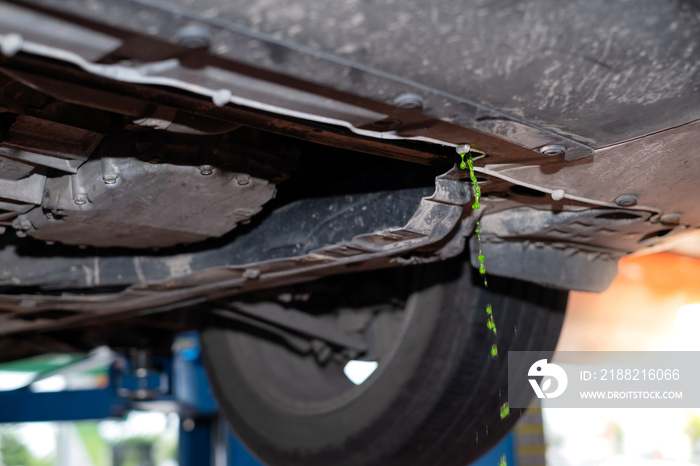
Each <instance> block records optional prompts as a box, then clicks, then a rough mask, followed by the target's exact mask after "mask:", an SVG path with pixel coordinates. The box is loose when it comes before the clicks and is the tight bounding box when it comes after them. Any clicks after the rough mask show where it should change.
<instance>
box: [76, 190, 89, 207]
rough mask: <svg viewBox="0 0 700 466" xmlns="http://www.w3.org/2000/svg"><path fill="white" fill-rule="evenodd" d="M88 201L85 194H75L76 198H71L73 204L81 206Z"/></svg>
mask: <svg viewBox="0 0 700 466" xmlns="http://www.w3.org/2000/svg"><path fill="white" fill-rule="evenodd" d="M87 201H88V198H87V194H85V193H80V194H76V196H75V197H74V198H73V202H75V203H76V205H83V204H85V203H86V202H87Z"/></svg>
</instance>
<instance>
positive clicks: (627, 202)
mask: <svg viewBox="0 0 700 466" xmlns="http://www.w3.org/2000/svg"><path fill="white" fill-rule="evenodd" d="M615 204H617V205H619V206H620V207H632V206H635V205H637V195H636V194H629V193H628V194H622V195H620V196H617V198H615Z"/></svg>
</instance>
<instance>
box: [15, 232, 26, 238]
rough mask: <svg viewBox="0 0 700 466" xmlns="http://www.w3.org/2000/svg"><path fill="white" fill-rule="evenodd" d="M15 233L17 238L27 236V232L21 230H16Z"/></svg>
mask: <svg viewBox="0 0 700 466" xmlns="http://www.w3.org/2000/svg"><path fill="white" fill-rule="evenodd" d="M15 235H17V237H18V238H26V237H27V233H25V232H23V231H16V232H15Z"/></svg>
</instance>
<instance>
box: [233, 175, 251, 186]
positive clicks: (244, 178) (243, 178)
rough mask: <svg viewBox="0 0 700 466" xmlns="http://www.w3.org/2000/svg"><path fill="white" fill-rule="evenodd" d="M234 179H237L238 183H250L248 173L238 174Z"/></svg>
mask: <svg viewBox="0 0 700 466" xmlns="http://www.w3.org/2000/svg"><path fill="white" fill-rule="evenodd" d="M236 180H237V181H238V184H240V185H246V184H248V183H250V175H246V174H242V175H238V176H237V177H236Z"/></svg>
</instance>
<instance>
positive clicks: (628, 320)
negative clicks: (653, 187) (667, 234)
mask: <svg viewBox="0 0 700 466" xmlns="http://www.w3.org/2000/svg"><path fill="white" fill-rule="evenodd" d="M697 250H699V249H698V248H689V249H685V250H682V251H674V252H663V253H656V254H650V255H645V256H639V257H634V256H633V257H627V258H625V259H623V260H622V261H620V265H619V274H618V276H617V278H616V279H615V281H614V282H613V284H612V286H611V287H610V288H609V289H608V290H607V291H606V292H605V293H601V294H594V293H572V294H571V296H570V300H569V309H568V312H567V316H566V320H565V323H564V329H563V332H562V335H561V338H560V341H559V345H558V350H560V351H621V350H625V351H667V350H692V351H697V350H700V337H698V334H697V329H698V328H700V326H699V325H698V324H700V287H699V286H697V282H698V277H700V257H699V255H698V254H697V253H696V252H697ZM197 345H198V343H197V340H196V336H194V335H183V336H182V337H180V338H179V339H178V341H176V343H175V345H174V348H173V349H174V351H173V354H174V356H173V360H172V361H170V362H168V363H165V364H162V365H158V364H151V366H149V367H147V368H145V367H136V366H133V364H132V365H130V363H129V361H128V360H125V361H119V360H116V361H115V360H114V357H115V356H114V355H110V353H109V351H108V350H107V349H101V350H99V351H102V353H101V354H100V353H99V351H98V352H97V353H95V354H93V355H92V357H91V360H92V361H93V363H92V364H90V365H88V366H87V367H81V368H79V369H80V370H75V371H70V372H69V373H61V374H58V375H52V372H56V371H57V370H58V369H60V368H61V367H67V366H74V365H75V361H74V360H73V358H78V357H80V356H77V355H64V354H63V355H49V356H43V357H39V358H33V359H31V360H25V361H17V362H12V363H7V364H2V365H0V391H5V393H4V394H3V393H0V418H2V419H7V418H12V412H13V409H14V408H16V406H13V405H16V404H19V403H24V405H23V406H22V412H23V413H24V412H26V411H27V410H28V411H30V412H31V413H32V414H31V415H30V418H31V419H41V418H42V416H43V417H46V415H47V410H49V411H51V412H52V413H53V412H54V411H55V415H56V417H57V418H60V419H63V422H22V423H18V422H12V423H0V465H1V466H175V465H178V464H179V465H181V466H186V465H189V464H198V465H204V464H215V465H219V464H221V465H224V464H225V465H233V466H239V465H240V466H249V465H254V464H257V463H256V462H255V460H254V459H253V458H252V457H250V455H248V453H247V452H246V451H245V449H244V448H243V447H242V446H241V445H240V444H239V443H237V441H236V440H235V438H233V437H232V436H231V434H230V432H228V430H227V428H226V426H225V424H224V423H223V422H222V421H221V420H219V419H218V418H217V417H216V405H215V403H214V402H213V399H212V398H211V393H210V392H209V388H208V385H207V383H206V380H205V376H204V374H203V370H202V367H201V357H200V355H199V351H198V346H197ZM105 358H106V359H105ZM138 359H139V358H138V357H136V358H132V361H136V360H138ZM173 366H177V367H179V370H178V371H177V372H176V374H180V379H181V380H180V382H186V383H179V382H178V380H177V378H176V377H175V378H174V379H173V380H172V384H171V385H172V387H173V388H172V390H171V391H170V392H168V394H167V395H163V396H159V397H158V398H159V400H160V401H159V402H158V404H157V405H154V404H153V403H150V404H149V403H139V402H138V399H139V397H140V395H143V393H142V392H139V390H141V391H144V390H145V391H146V392H148V391H153V390H155V391H158V390H160V387H161V385H163V383H164V377H166V378H167V377H171V376H172V373H173V372H172V367H173ZM115 371H116V372H115ZM59 372H60V371H59ZM110 378H111V379H112V380H113V381H114V380H116V381H117V382H116V385H115V384H114V383H110ZM193 381H194V383H193ZM115 386H116V388H115ZM17 387H28V388H27V390H29V391H30V392H31V393H33V394H35V395H43V396H44V397H45V398H36V397H34V398H8V397H6V396H4V395H6V394H7V393H10V392H12V391H13V390H14V392H17V390H15V389H16V388H17ZM110 387H112V388H111V389H110ZM699 389H700V387H699ZM110 390H112V391H110ZM114 390H116V393H115V392H114ZM27 393H29V392H27ZM68 393H75V394H83V395H80V396H79V397H78V398H70V399H69V398H61V396H63V395H66V394H68ZM93 393H99V394H101V395H100V396H102V397H103V398H100V399H99V400H98V399H95V400H97V401H95V400H92V399H89V398H87V397H89V396H92V395H90V394H93ZM144 393H145V392H144ZM107 395H108V397H107V398H104V396H107ZM52 397H55V398H52ZM81 397H82V398H81ZM110 397H111V398H110ZM115 397H121V398H119V399H122V398H128V399H130V400H131V401H132V402H134V403H133V405H129V408H128V409H127V408H126V405H123V404H119V403H121V402H115V401H114V400H116V399H117V398H115ZM8 400H9V401H8ZM12 400H15V401H12ZM22 400H40V401H30V402H29V403H32V406H28V405H27V404H26V402H23V401H22ZM41 400H43V401H41ZM100 400H102V401H100ZM99 403H103V404H104V406H103V407H102V408H100V409H103V410H106V411H103V412H102V414H100V413H98V412H95V413H92V414H91V413H85V412H84V411H85V408H86V406H87V405H90V406H93V405H99ZM115 403H116V404H115ZM134 406H136V407H137V408H139V409H137V410H132V409H133V407H134ZM120 407H121V409H122V411H120ZM115 409H116V411H115ZM23 415H24V414H23ZM32 416H33V417H32ZM85 416H95V418H108V417H110V416H111V417H114V418H116V419H117V420H97V421H82V420H76V421H75V422H71V419H80V418H84V417H85ZM31 419H30V420H31ZM217 438H218V439H220V440H221V441H218V442H217V441H214V442H212V439H217ZM202 449H205V450H207V451H206V456H204V457H203V456H202V454H201V452H202ZM194 451H196V452H197V453H196V458H197V459H196V461H194V462H192V458H194V457H195V456H191V457H188V455H190V454H191V453H192V452H194ZM188 452H189V453H188ZM502 460H503V461H506V462H507V464H508V465H510V466H518V465H550V466H567V465H571V466H574V465H576V466H584V465H610V466H618V465H630V466H632V465H634V466H639V465H641V466H643V465H656V466H664V465H676V466H680V465H688V464H698V465H700V407H698V409H678V410H674V409H585V410H584V409H553V408H548V407H547V404H546V400H544V403H543V404H539V403H535V404H533V406H532V407H531V409H530V410H529V411H528V413H527V415H526V416H525V417H524V418H523V419H522V420H521V421H520V422H519V424H518V426H517V427H516V429H515V432H514V433H513V434H512V435H511V436H509V437H508V438H507V439H506V440H504V441H503V442H502V443H501V444H500V445H499V446H498V447H496V448H495V449H494V450H493V451H492V452H491V453H490V454H489V455H488V456H487V457H486V458H484V459H482V460H481V461H480V462H479V463H478V464H479V465H482V464H483V465H493V466H502V463H501V461H502ZM207 461H208V462H209V463H207Z"/></svg>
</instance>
